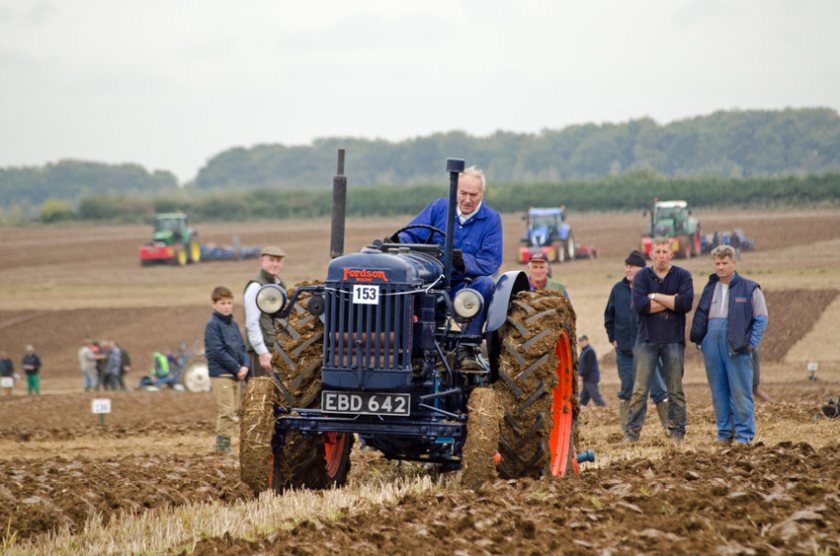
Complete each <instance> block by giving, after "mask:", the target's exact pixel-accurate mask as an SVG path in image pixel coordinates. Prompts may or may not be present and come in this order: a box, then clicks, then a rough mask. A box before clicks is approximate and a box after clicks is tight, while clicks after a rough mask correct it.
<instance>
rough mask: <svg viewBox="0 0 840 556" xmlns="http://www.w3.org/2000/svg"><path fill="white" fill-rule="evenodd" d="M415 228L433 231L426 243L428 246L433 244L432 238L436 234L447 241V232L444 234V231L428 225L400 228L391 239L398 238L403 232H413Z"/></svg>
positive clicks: (412, 225)
mask: <svg viewBox="0 0 840 556" xmlns="http://www.w3.org/2000/svg"><path fill="white" fill-rule="evenodd" d="M413 228H421V229H424V230H430V231H431V233H430V234H429V237H427V238H426V241H425V243H427V244H431V243H432V238H433V237H434V236H435V234H436V233H437V234H440V235H441V237H442V238H443V239H444V240H445V239H446V232H444V231H443V230H441V229H439V228H435V227H434V226H429V225H428V224H409V225H408V226H404V227H402V228H400V229H399V230H397V231H396V232H394V235H392V236H391V237H394V238H396V237H398V236H399V235H400V233H401V232H405V231H407V230H411V229H413Z"/></svg>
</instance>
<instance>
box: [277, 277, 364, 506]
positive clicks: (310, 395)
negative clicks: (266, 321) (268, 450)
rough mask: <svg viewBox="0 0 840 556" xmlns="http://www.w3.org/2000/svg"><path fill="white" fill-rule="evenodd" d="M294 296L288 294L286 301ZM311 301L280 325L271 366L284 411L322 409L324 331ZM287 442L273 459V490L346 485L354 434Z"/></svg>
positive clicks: (303, 299) (302, 301) (289, 437)
mask: <svg viewBox="0 0 840 556" xmlns="http://www.w3.org/2000/svg"><path fill="white" fill-rule="evenodd" d="M292 293H293V292H292V291H291V290H289V297H290V298H291V295H292ZM310 297H311V294H309V293H302V294H301V295H300V296H299V297H298V299H297V301H296V302H295V305H294V307H293V308H292V312H291V314H290V315H289V317H288V319H287V320H286V321H282V320H281V321H278V327H277V328H278V332H277V340H278V342H277V348H276V352H275V356H274V365H275V368H276V370H277V376H278V378H279V379H280V380H279V382H280V384H279V385H278V387H279V393H280V398H279V401H280V403H281V404H283V405H285V406H287V407H297V408H316V407H319V405H320V403H321V399H320V398H321V396H320V395H321V349H322V344H323V338H324V325H323V323H322V322H321V320H320V319H319V318H318V317H316V316H314V315H312V314H311V313H310V312H309V311H307V310H306V309H305V308H304V307H306V306H307V304H308V300H309V298H310ZM285 436H286V437H285V439H284V442H283V443H282V445H281V447H280V450H279V451H278V452H277V453H276V454H275V458H274V473H273V482H272V487H273V488H275V489H277V490H281V489H285V488H290V487H305V488H328V487H331V486H342V485H344V484H345V483H346V482H347V474H348V473H349V471H350V452H351V450H352V448H353V441H354V437H353V435H352V434H350V433H334V432H326V433H323V434H316V433H312V434H304V433H301V432H298V431H289V432H288V433H286V435H285Z"/></svg>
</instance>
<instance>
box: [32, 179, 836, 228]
mask: <svg viewBox="0 0 840 556" xmlns="http://www.w3.org/2000/svg"><path fill="white" fill-rule="evenodd" d="M446 195H447V187H446V186H445V185H439V186H409V187H402V188H396V187H386V188H381V187H356V188H354V189H352V190H351V191H350V192H348V195H347V214H348V215H349V216H359V217H365V216H389V215H397V214H414V213H417V212H419V211H420V210H421V209H422V208H423V207H424V206H425V205H426V204H427V203H428V202H429V201H431V200H432V199H434V198H436V197H443V196H446ZM654 197H658V198H659V199H685V200H687V201H688V202H689V203H690V205H691V206H692V207H705V208H714V207H733V206H734V207H738V206H742V207H748V206H750V207H755V206H797V205H798V206H815V205H837V204H840V173H826V174H815V175H808V176H783V177H752V178H667V177H665V176H662V175H660V174H656V173H653V172H651V171H637V172H633V173H629V174H625V175H622V176H613V177H607V178H601V179H597V180H569V181H565V182H561V183H511V184H491V185H489V186H488V189H487V195H486V202H487V203H488V204H489V205H490V206H492V207H493V208H495V209H497V210H499V211H501V212H516V211H525V210H527V209H528V208H529V207H534V206H547V207H552V206H558V205H560V204H564V205H566V206H567V207H569V209H571V210H574V211H593V210H595V211H608V210H641V209H643V208H647V207H648V206H650V203H651V202H652V199H653V198H654ZM51 203H52V204H51ZM50 206H53V207H54V210H52V212H50V211H49V210H48V207H50ZM331 206H332V192H331V190H324V189H319V190H313V189H308V190H300V191H283V190H277V189H256V190H249V191H228V192H221V191H218V192H204V193H199V194H191V195H185V194H184V193H183V191H177V192H175V194H166V195H161V196H158V197H154V198H152V199H146V198H141V197H136V196H134V197H132V196H125V195H98V196H93V197H84V198H83V199H82V200H81V202H80V203H79V207H78V209H77V210H74V209H72V208H71V207H69V205H67V204H66V203H64V202H63V201H56V200H52V201H48V202H47V203H45V204H44V210H43V212H42V214H41V219H42V220H43V221H45V222H57V221H61V220H77V219H78V220H91V221H112V222H141V221H144V220H148V219H150V218H151V217H152V216H153V215H154V214H155V213H156V212H171V211H174V210H182V211H184V212H186V213H187V214H189V215H190V218H191V219H192V220H193V221H196V220H203V221H243V220H250V219H282V218H309V217H319V216H327V215H329V214H330V212H331ZM56 207H57V208H58V210H55V208H56Z"/></svg>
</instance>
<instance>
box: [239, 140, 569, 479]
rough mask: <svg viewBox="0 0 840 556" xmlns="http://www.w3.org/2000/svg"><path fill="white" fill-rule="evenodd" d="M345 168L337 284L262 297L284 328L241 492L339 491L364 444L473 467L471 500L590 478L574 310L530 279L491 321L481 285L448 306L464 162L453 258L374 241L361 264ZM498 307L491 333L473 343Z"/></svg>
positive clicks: (252, 420)
mask: <svg viewBox="0 0 840 556" xmlns="http://www.w3.org/2000/svg"><path fill="white" fill-rule="evenodd" d="M338 168H339V170H338V175H337V176H336V178H335V180H334V202H333V226H332V232H331V254H332V256H333V257H334V258H333V259H332V261H331V262H330V263H329V266H328V268H327V269H326V277H325V278H326V279H325V280H324V281H323V282H322V283H303V284H299V285H297V286H296V287H291V288H289V289H288V290H283V289H282V288H280V287H279V286H275V285H266V286H263V287H262V288H261V289H260V291H259V293H258V295H257V305H258V307H259V308H260V310H261V311H262V312H263V313H265V314H270V315H273V316H274V317H276V320H275V322H276V324H277V330H278V335H277V340H278V342H277V343H278V347H277V348H275V350H276V351H275V353H274V358H273V365H274V369H273V371H272V372H271V373H270V374H269V376H257V377H255V378H252V379H251V380H249V381H248V383H247V386H246V389H245V394H244V400H243V412H242V421H241V427H242V429H241V446H240V464H241V477H242V480H243V482H245V483H246V484H247V485H249V486H250V487H251V488H253V490H254V491H255V492H260V491H263V490H267V489H275V490H282V489H286V488H291V487H305V488H325V487H330V486H337V485H342V484H344V483H345V481H346V479H347V473H348V471H349V469H350V453H351V448H352V446H353V443H354V441H355V440H356V438H358V439H359V441H361V442H363V443H364V445H365V446H366V447H367V448H370V449H376V450H379V451H381V452H382V453H383V454H384V456H385V457H386V458H389V459H396V460H410V461H417V462H426V463H429V464H432V465H434V466H436V467H437V469H439V470H440V471H454V470H458V469H460V470H462V475H461V480H462V482H463V483H464V484H465V485H469V486H471V487H474V488H477V487H478V486H480V485H481V484H482V483H483V482H484V481H485V480H488V479H492V478H494V477H496V476H497V475H498V476H501V477H506V478H517V477H524V476H529V477H539V476H551V475H555V476H560V475H566V474H568V473H571V472H577V471H578V459H577V457H576V455H575V451H574V445H573V434H572V427H573V421H574V418H575V415H576V412H577V402H576V380H575V374H576V369H577V356H576V352H575V349H574V346H575V344H576V339H575V315H574V311H573V309H572V307H571V305H570V304H569V303H568V302H567V301H566V299H565V298H564V297H563V295H562V294H559V293H558V292H532V291H530V289H529V286H528V279H527V277H526V275H525V274H524V273H523V272H520V271H513V272H506V273H504V274H502V275H501V276H499V277H498V279H497V281H496V290H495V294H494V297H493V299H492V302H491V303H490V304H489V307H486V308H485V307H483V299H482V297H481V295H479V293H478V292H477V291H475V290H473V289H470V288H468V287H467V288H465V289H462V290H461V291H459V292H458V294H457V295H455V296H454V297H452V296H450V294H449V284H450V276H451V274H452V268H453V254H454V251H455V250H454V249H453V237H454V236H453V231H454V229H455V216H456V213H455V207H456V190H457V182H458V176H459V173H460V172H462V171H463V169H464V161H463V160H459V159H448V160H447V166H446V168H447V171H448V173H449V188H450V189H449V210H448V215H447V216H448V220H447V225H446V230H437V229H435V231H436V233H439V234H442V235H443V237H445V241H444V245H443V246H440V245H436V244H432V243H421V244H405V243H391V242H388V241H382V240H375V241H373V242H372V243H371V244H370V245H367V246H366V247H364V248H362V249H361V251H359V252H358V253H350V254H342V252H343V241H344V239H343V238H344V206H345V199H346V197H345V195H346V189H345V188H346V183H347V182H346V178H345V177H344V175H343V171H344V158H343V151H339V164H338ZM405 229H408V228H402V229H401V230H398V231H397V233H399V231H402V230H405ZM430 235H431V234H430ZM391 237H393V236H391ZM485 309H486V310H487V313H486V314H487V320H486V323H485V330H484V332H483V334H482V335H468V334H466V333H465V332H464V330H465V329H466V325H467V324H468V323H469V322H470V320H471V319H472V318H474V317H476V315H479V314H480V312H481V311H484V310H485ZM485 343H486V345H485V346H484V347H485V348H486V356H481V357H479V361H480V363H481V364H480V369H478V370H475V369H474V368H471V369H470V370H466V369H463V368H461V366H460V363H459V358H458V357H457V356H456V354H457V352H458V348H459V347H461V346H471V347H472V348H474V349H478V348H479V347H480V346H482V345H484V344H485ZM471 367H475V366H474V365H473V366H471Z"/></svg>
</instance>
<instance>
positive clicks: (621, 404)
mask: <svg viewBox="0 0 840 556" xmlns="http://www.w3.org/2000/svg"><path fill="white" fill-rule="evenodd" d="M629 412H630V400H618V426H619V427H621V434H622V435H623V434H624V428H625V427H626V426H627V413H629Z"/></svg>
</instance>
